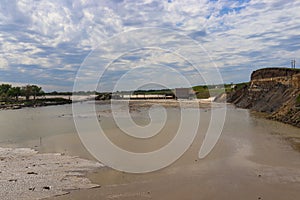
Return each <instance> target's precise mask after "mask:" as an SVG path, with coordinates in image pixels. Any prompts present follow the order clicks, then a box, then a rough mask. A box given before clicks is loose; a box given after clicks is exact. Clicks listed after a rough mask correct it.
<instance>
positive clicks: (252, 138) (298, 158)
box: [0, 103, 300, 200]
mask: <svg viewBox="0 0 300 200" xmlns="http://www.w3.org/2000/svg"><path fill="white" fill-rule="evenodd" d="M80 106H81V107H82V109H83V110H84V109H85V107H86V106H87V103H82V104H81V105H80ZM87 108H88V106H87ZM190 109H191V110H193V108H190ZM217 109H218V108H217ZM96 110H97V115H99V116H100V117H99V123H100V124H101V125H102V126H103V127H104V128H105V130H106V133H107V136H108V137H109V139H111V141H113V142H114V143H116V144H117V145H118V146H120V147H122V148H124V149H127V150H129V151H135V152H147V151H153V150H155V149H158V148H161V147H162V146H163V145H164V144H166V143H167V142H169V141H170V140H172V138H173V137H174V133H175V132H176V130H177V129H178V120H180V116H179V115H178V109H177V108H174V107H169V108H167V114H168V118H167V123H166V125H165V127H164V128H163V129H162V130H161V132H160V135H161V136H158V137H153V138H150V140H147V141H139V142H140V143H137V141H134V140H133V141H131V140H129V138H128V137H127V136H124V134H122V132H121V131H120V130H119V129H118V126H117V125H116V124H115V123H114V121H113V119H112V116H111V113H110V106H109V105H108V104H98V105H96ZM210 113H211V109H210V108H201V109H200V115H201V121H200V128H199V130H198V134H197V136H196V138H195V140H194V142H193V144H192V145H191V147H190V148H189V149H188V150H187V152H186V153H185V154H184V155H183V156H182V157H181V158H180V159H178V160H177V161H176V162H175V163H173V164H172V165H171V166H169V167H166V168H164V169H162V170H159V171H156V172H152V173H145V174H130V173H124V172H119V171H116V170H113V169H111V168H108V167H104V168H101V169H99V170H97V171H94V172H90V173H88V174H87V176H88V177H89V178H90V179H91V180H92V181H93V182H94V183H97V184H99V185H101V187H100V188H96V189H90V190H79V191H73V192H71V194H69V195H66V196H61V197H55V198H53V199H84V198H85V199H175V200H177V199H178V200H179V199H298V197H299V196H300V190H299V188H300V153H299V152H297V151H295V150H294V149H293V148H292V147H291V145H290V144H289V142H288V141H286V140H285V139H284V138H285V136H286V135H289V136H297V135H299V134H300V131H299V128H295V127H292V126H289V125H286V124H282V123H279V122H274V121H270V120H266V119H264V118H261V117H259V116H257V115H255V114H251V113H250V112H249V111H248V110H244V109H236V108H234V107H233V106H230V105H229V106H228V108H227V116H226V120H225V125H224V128H223V131H222V134H221V137H220V139H219V141H218V143H217V144H216V146H215V148H214V149H213V151H212V152H211V153H210V154H209V155H208V156H207V157H206V158H204V159H199V158H198V152H199V148H200V146H201V144H202V142H203V138H204V134H205V132H206V130H207V124H208V123H209V120H210V116H211V114H210ZM91 114H92V111H91V110H89V109H87V110H86V113H85V115H84V116H82V117H83V118H89V117H90V115H91ZM133 119H134V121H135V122H136V123H137V124H139V125H141V126H144V125H147V124H148V123H149V120H150V119H149V115H148V110H147V109H146V108H143V109H140V110H137V111H134V112H133ZM191 120H193V119H191ZM0 127H1V133H0V145H1V146H2V147H31V148H34V149H37V150H38V151H40V152H59V153H65V154H68V155H74V156H79V157H82V158H86V159H92V160H96V159H94V158H93V156H91V154H90V153H89V152H88V151H87V150H86V149H85V147H84V146H83V145H82V143H81V141H80V139H79V137H78V135H77V132H76V129H75V125H74V121H73V114H72V106H71V105H60V106H49V107H39V108H24V109H21V110H2V111H0Z"/></svg>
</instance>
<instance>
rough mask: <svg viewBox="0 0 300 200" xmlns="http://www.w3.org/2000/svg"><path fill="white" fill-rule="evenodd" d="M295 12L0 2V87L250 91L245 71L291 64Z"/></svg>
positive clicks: (234, 5)
mask: <svg viewBox="0 0 300 200" xmlns="http://www.w3.org/2000/svg"><path fill="white" fill-rule="evenodd" d="M299 10H300V1H294V0H180V1H179V0H110V1H108V0H107V1H103V0H99V1H98V0H74V1H71V0H65V1H63V0H52V1H49V0H19V1H14V0H0V83H10V84H13V85H25V84H38V85H40V86H42V87H43V89H44V90H45V91H54V90H56V91H72V89H73V87H74V81H75V80H77V87H76V89H78V90H79V89H81V90H94V89H95V83H97V89H99V90H103V91H105V90H106V91H109V90H114V89H115V90H122V89H124V90H125V89H126V88H132V87H136V88H139V87H141V85H143V84H147V83H154V84H155V83H156V84H157V85H164V86H165V87H180V86H184V85H182V84H185V83H186V82H187V83H188V84H190V85H198V84H217V83H219V82H220V81H223V82H224V83H230V82H234V83H236V82H244V81H249V77H250V74H251V72H252V71H253V70H256V69H259V68H262V67H290V63H291V59H296V65H297V63H300V60H299V61H298V59H299V58H298V57H297V56H299V55H300V34H299V33H300V12H299ZM216 74H218V75H216ZM184 79H185V80H184ZM75 85H76V84H75ZM116 85H118V88H116ZM133 85H134V86H133Z"/></svg>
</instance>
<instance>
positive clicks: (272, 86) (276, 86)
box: [227, 68, 300, 127]
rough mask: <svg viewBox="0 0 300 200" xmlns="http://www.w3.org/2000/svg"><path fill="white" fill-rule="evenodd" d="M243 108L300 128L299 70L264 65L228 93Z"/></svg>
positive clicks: (229, 99)
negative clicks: (248, 80)
mask: <svg viewBox="0 0 300 200" xmlns="http://www.w3.org/2000/svg"><path fill="white" fill-rule="evenodd" d="M227 101H228V102H230V103H233V104H235V105H236V106H237V107H240V108H247V109H251V110H255V111H259V112H266V113H268V114H269V115H268V118H270V119H274V120H278V121H281V122H284V123H288V124H291V125H294V126H297V127H300V102H299V101H300V69H290V68H264V69H260V70H257V71H254V72H253V73H252V74H251V81H250V83H249V84H248V85H245V86H244V87H242V88H240V89H238V90H235V91H233V92H231V93H229V94H227Z"/></svg>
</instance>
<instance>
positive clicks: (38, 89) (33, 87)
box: [31, 85, 42, 100]
mask: <svg viewBox="0 0 300 200" xmlns="http://www.w3.org/2000/svg"><path fill="white" fill-rule="evenodd" d="M31 91H32V95H33V99H34V100H35V99H36V96H39V95H40V94H41V93H42V88H41V87H39V86H36V85H31Z"/></svg>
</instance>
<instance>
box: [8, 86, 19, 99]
mask: <svg viewBox="0 0 300 200" xmlns="http://www.w3.org/2000/svg"><path fill="white" fill-rule="evenodd" d="M8 95H9V96H11V97H15V98H16V101H19V96H20V95H21V88H20V87H12V88H10V89H9V90H8Z"/></svg>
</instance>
